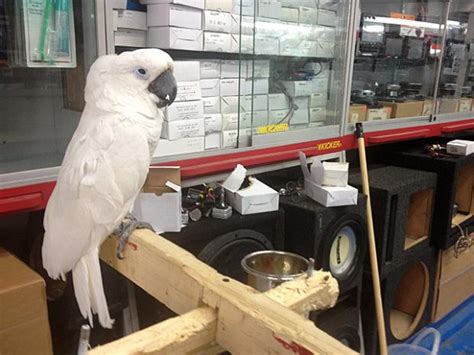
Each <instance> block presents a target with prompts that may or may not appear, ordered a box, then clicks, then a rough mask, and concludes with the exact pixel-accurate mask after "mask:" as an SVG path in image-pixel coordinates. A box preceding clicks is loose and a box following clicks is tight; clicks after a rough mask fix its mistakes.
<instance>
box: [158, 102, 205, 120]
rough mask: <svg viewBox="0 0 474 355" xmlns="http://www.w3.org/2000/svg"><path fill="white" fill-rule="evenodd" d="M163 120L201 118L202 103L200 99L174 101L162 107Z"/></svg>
mask: <svg viewBox="0 0 474 355" xmlns="http://www.w3.org/2000/svg"><path fill="white" fill-rule="evenodd" d="M164 114H165V115H164V116H165V121H181V120H192V119H203V117H204V112H203V105H202V102H201V100H197V101H183V102H174V103H173V104H172V105H171V106H167V107H166V108H165V109H164Z"/></svg>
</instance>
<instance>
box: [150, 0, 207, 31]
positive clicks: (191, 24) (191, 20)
mask: <svg viewBox="0 0 474 355" xmlns="http://www.w3.org/2000/svg"><path fill="white" fill-rule="evenodd" d="M147 24H148V27H155V26H170V27H180V28H190V29H194V30H200V29H201V26H202V11H200V10H198V9H194V8H191V7H187V6H180V5H170V4H156V5H148V8H147Z"/></svg>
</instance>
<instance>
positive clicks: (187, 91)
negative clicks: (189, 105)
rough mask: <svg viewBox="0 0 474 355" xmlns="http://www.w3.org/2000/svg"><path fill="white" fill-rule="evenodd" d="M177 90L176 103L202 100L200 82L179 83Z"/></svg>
mask: <svg viewBox="0 0 474 355" xmlns="http://www.w3.org/2000/svg"><path fill="white" fill-rule="evenodd" d="M177 88H178V91H177V93H176V99H175V100H174V101H175V102H180V101H192V100H200V99H201V97H202V95H201V85H200V82H199V81H178V82H177Z"/></svg>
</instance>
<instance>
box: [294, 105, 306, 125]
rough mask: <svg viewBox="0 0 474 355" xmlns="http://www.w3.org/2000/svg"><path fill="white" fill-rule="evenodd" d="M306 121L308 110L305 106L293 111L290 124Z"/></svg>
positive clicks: (300, 123) (304, 122)
mask: <svg viewBox="0 0 474 355" xmlns="http://www.w3.org/2000/svg"><path fill="white" fill-rule="evenodd" d="M308 122H309V112H308V108H307V107H303V108H300V109H298V110H295V111H293V116H292V117H291V119H290V126H297V125H303V124H308Z"/></svg>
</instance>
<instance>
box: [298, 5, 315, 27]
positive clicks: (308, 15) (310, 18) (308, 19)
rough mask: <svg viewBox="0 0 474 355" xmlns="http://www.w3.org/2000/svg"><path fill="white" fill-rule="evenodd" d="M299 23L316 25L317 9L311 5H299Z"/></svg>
mask: <svg viewBox="0 0 474 355" xmlns="http://www.w3.org/2000/svg"><path fill="white" fill-rule="evenodd" d="M298 10H299V23H306V24H308V25H316V24H317V22H318V10H317V9H315V8H311V7H305V6H300V7H299V8H298Z"/></svg>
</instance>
